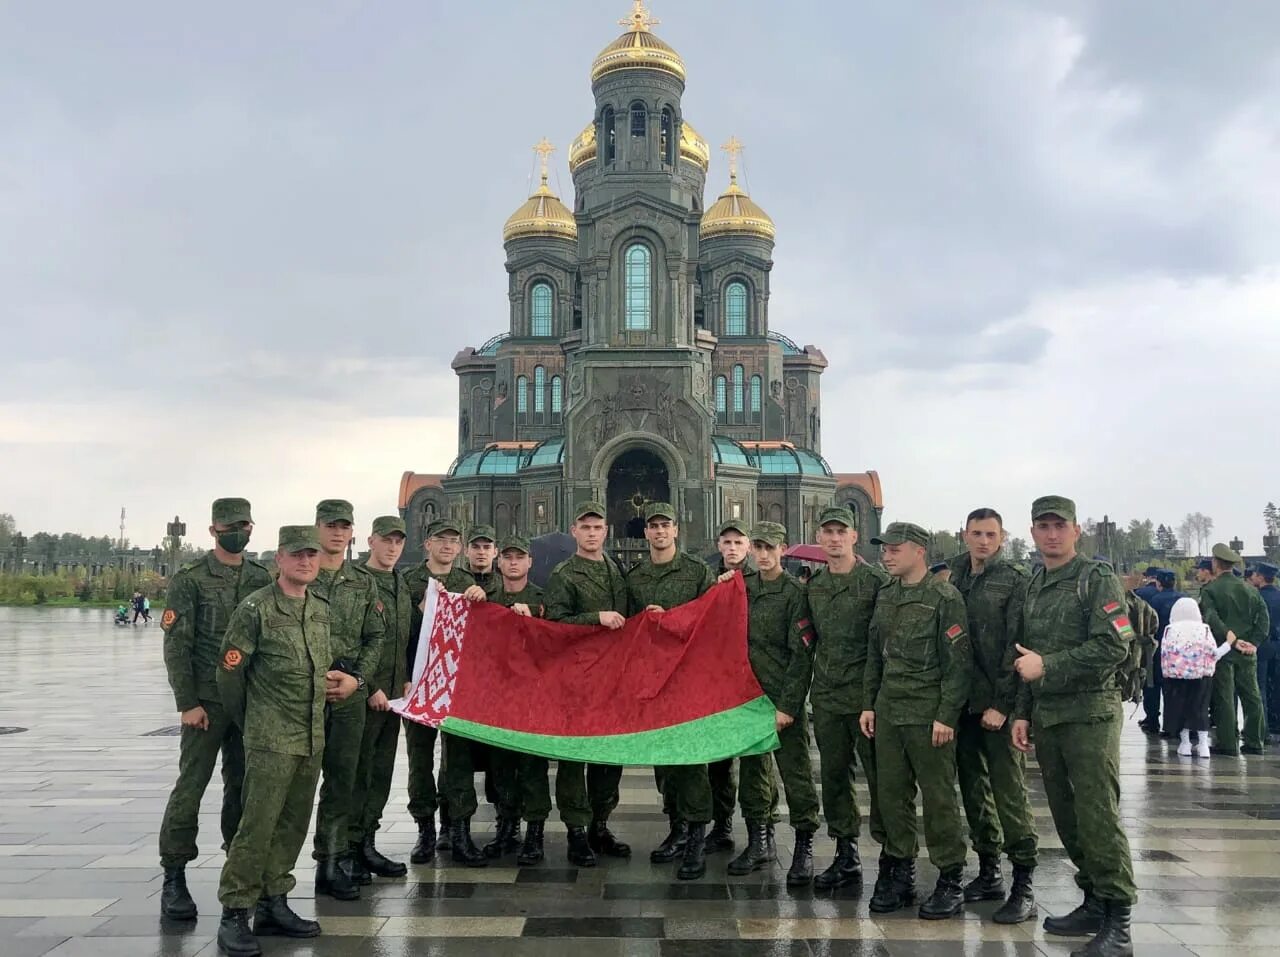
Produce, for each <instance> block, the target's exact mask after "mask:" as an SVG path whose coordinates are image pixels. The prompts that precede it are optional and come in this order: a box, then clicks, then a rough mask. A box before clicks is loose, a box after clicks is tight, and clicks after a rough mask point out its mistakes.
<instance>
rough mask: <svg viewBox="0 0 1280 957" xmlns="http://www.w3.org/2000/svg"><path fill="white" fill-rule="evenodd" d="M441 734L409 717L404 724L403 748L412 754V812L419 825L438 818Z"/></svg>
mask: <svg viewBox="0 0 1280 957" xmlns="http://www.w3.org/2000/svg"><path fill="white" fill-rule="evenodd" d="M438 734H439V732H438V731H437V730H436V729H435V728H432V727H430V726H429V725H425V724H418V722H416V721H408V720H406V721H405V723H404V749H405V752H406V753H407V754H408V755H409V814H410V816H411V817H412V818H413V819H414V820H415V821H417V822H418V823H419V824H421V823H423V822H425V821H432V820H435V816H436V808H437V807H439V806H440V795H439V790H438V789H437V787H436V736H437V735H438Z"/></svg>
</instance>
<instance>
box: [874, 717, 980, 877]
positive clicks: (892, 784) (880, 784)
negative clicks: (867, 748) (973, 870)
mask: <svg viewBox="0 0 1280 957" xmlns="http://www.w3.org/2000/svg"><path fill="white" fill-rule="evenodd" d="M917 787H919V789H920V801H921V803H922V804H923V805H924V839H925V843H926V844H927V845H928V847H929V860H930V861H932V862H933V865H934V866H935V867H937V868H938V869H939V870H941V869H943V868H947V867H955V866H957V865H962V864H964V858H965V846H964V827H963V825H962V824H961V822H960V800H959V798H958V797H957V795H956V743H955V741H952V742H950V743H949V744H944V745H943V746H942V747H940V748H935V747H934V746H933V725H932V723H930V724H907V725H903V724H893V723H891V722H889V721H886V720H884V719H883V718H882V717H880V718H878V720H877V721H876V789H877V791H878V792H879V794H880V818H881V820H883V821H884V838H885V840H884V850H885V853H886V854H888V855H889V856H890V857H896V858H899V859H911V860H914V859H915V856H916V854H918V853H919V851H920V840H919V831H918V829H917V826H916V788H917Z"/></svg>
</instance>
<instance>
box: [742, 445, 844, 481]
mask: <svg viewBox="0 0 1280 957" xmlns="http://www.w3.org/2000/svg"><path fill="white" fill-rule="evenodd" d="M751 458H752V464H753V465H754V466H755V467H756V468H758V469H759V470H760V471H761V472H763V473H764V474H765V475H830V474H831V467H830V466H829V465H827V463H826V461H825V460H824V459H823V458H822V456H821V455H818V454H816V453H814V452H810V451H809V450H808V449H794V448H787V447H786V446H783V447H781V448H776V449H756V450H755V451H754V452H752V453H751Z"/></svg>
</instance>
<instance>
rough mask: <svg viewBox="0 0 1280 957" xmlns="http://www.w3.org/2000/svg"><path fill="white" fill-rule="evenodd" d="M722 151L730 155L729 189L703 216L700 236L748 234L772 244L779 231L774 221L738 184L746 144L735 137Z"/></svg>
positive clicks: (699, 229)
mask: <svg viewBox="0 0 1280 957" xmlns="http://www.w3.org/2000/svg"><path fill="white" fill-rule="evenodd" d="M722 148H723V149H724V151H725V152H726V153H728V154H729V188H728V189H726V190H725V191H724V192H723V193H721V194H720V198H719V199H717V200H716V201H715V202H714V203H712V204H711V205H710V206H708V207H707V211H706V212H705V213H703V214H702V225H701V226H700V227H699V228H698V236H699V237H700V238H702V239H709V238H710V237H712V236H729V235H746V236H757V237H759V238H761V239H767V240H769V241H770V242H772V241H773V239H774V237H775V236H776V235H777V232H778V229H777V227H776V226H774V224H773V220H772V219H770V218H769V214H768V213H766V212H765V211H764V210H763V209H761V208H760V207H759V206H757V205H756V204H755V203H754V202H753V201H752V199H751V197H750V196H748V195H747V194H746V193H744V192H743V191H742V187H741V186H739V185H738V154H739V153H740V152H742V144H741V143H739V142H738V140H737V138H736V137H731V138H730V140H729V142H728V143H726V144H725V145H724V146H723V147H722Z"/></svg>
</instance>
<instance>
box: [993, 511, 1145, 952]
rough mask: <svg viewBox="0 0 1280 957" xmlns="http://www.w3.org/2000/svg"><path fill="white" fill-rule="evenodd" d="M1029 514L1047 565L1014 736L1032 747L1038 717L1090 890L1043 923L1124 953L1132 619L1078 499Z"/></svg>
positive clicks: (1035, 595)
mask: <svg viewBox="0 0 1280 957" xmlns="http://www.w3.org/2000/svg"><path fill="white" fill-rule="evenodd" d="M1031 523H1032V524H1031V537H1032V539H1033V540H1034V541H1035V544H1036V547H1037V548H1038V549H1039V550H1040V554H1041V555H1043V556H1044V565H1043V566H1042V567H1040V568H1038V569H1037V570H1036V571H1035V572H1034V573H1033V574H1032V576H1031V581H1030V584H1029V585H1028V586H1027V596H1026V600H1025V602H1024V604H1023V609H1022V620H1023V624H1022V637H1021V638H1020V639H1019V643H1018V644H1017V645H1015V649H1016V650H1017V652H1018V654H1019V657H1018V658H1017V660H1016V661H1015V662H1014V668H1015V669H1016V671H1017V673H1018V676H1019V678H1020V679H1021V680H1022V682H1023V683H1022V684H1021V685H1020V686H1019V688H1018V698H1017V702H1016V704H1015V706H1014V722H1013V727H1012V734H1013V743H1014V747H1016V748H1017V749H1018V750H1019V751H1022V752H1023V753H1024V754H1025V753H1026V752H1028V751H1030V750H1031V727H1032V725H1034V726H1035V736H1036V737H1035V745H1036V757H1037V758H1038V760H1039V763H1040V773H1041V776H1042V777H1043V778H1044V788H1045V792H1046V794H1047V795H1048V798H1049V810H1050V811H1051V812H1052V814H1053V823H1054V826H1055V827H1056V828H1057V829H1058V836H1059V837H1060V838H1061V839H1062V845H1063V847H1065V848H1066V850H1067V854H1068V855H1069V856H1070V857H1071V863H1073V864H1074V865H1075V866H1076V870H1077V873H1076V884H1078V885H1079V887H1080V888H1081V890H1083V891H1084V902H1083V903H1082V904H1081V905H1080V906H1079V907H1077V908H1076V909H1075V910H1073V911H1072V912H1071V913H1069V914H1067V915H1065V916H1063V917H1048V918H1046V919H1045V921H1044V929H1045V930H1046V931H1047V932H1048V933H1050V934H1057V935H1061V936H1084V935H1089V934H1093V935H1096V936H1094V938H1093V939H1092V940H1091V941H1090V942H1089V943H1088V945H1087V946H1085V947H1084V948H1083V949H1082V950H1078V951H1073V954H1076V955H1085V957H1127V955H1131V954H1132V953H1133V942H1132V939H1131V937H1130V933H1129V919H1130V913H1131V909H1132V907H1133V904H1134V903H1135V901H1136V900H1137V891H1136V889H1135V887H1134V882H1133V858H1132V857H1131V856H1130V853H1129V840H1128V838H1126V837H1125V833H1124V828H1123V827H1122V826H1121V823H1120V730H1121V727H1122V726H1123V722H1124V714H1123V711H1122V708H1121V702H1120V691H1119V684H1118V677H1119V672H1120V669H1121V667H1122V666H1123V665H1124V664H1125V662H1126V661H1127V660H1128V657H1129V650H1130V642H1131V641H1132V640H1133V627H1132V625H1130V623H1129V616H1128V611H1127V609H1126V608H1125V596H1124V588H1123V586H1122V585H1121V584H1120V580H1119V579H1118V578H1116V576H1115V573H1114V572H1112V570H1111V569H1110V567H1108V566H1107V565H1105V564H1103V563H1100V562H1094V561H1090V560H1088V559H1086V558H1085V557H1084V556H1082V555H1078V554H1077V553H1076V543H1077V542H1078V541H1079V539H1080V526H1079V525H1078V524H1076V506H1075V503H1074V502H1072V501H1071V499H1069V498H1064V497H1063V496H1060V495H1046V496H1043V497H1041V498H1038V499H1036V500H1035V502H1033V503H1032V506H1031ZM1082 583H1083V585H1084V586H1085V587H1084V588H1083V589H1082V588H1081V584H1082ZM1082 592H1083V596H1082Z"/></svg>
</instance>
